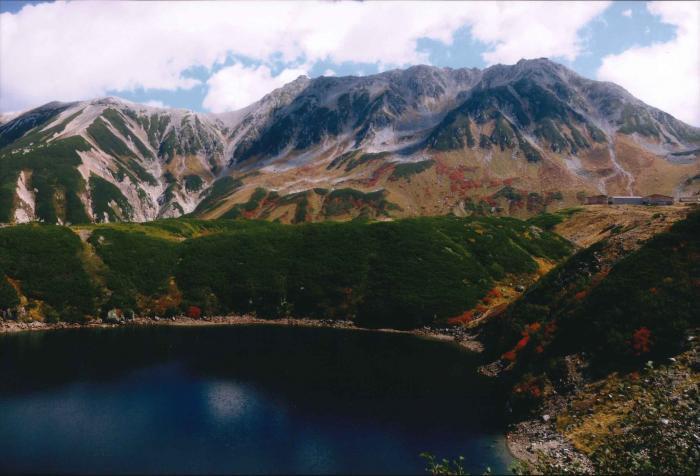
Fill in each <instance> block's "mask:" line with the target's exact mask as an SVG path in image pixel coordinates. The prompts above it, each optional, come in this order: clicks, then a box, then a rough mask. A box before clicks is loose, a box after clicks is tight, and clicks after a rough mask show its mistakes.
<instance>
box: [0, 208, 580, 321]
mask: <svg viewBox="0 0 700 476" xmlns="http://www.w3.org/2000/svg"><path fill="white" fill-rule="evenodd" d="M77 234H79V235H80V236H81V237H82V238H84V240H82V241H81V239H80V238H79V237H78V235H77ZM570 250H571V246H570V244H569V243H568V242H567V241H566V240H564V239H562V238H561V237H559V236H557V235H555V234H553V233H550V232H546V231H543V230H542V229H540V228H538V227H536V226H533V225H531V224H529V223H527V222H523V221H520V220H517V219H511V218H456V217H439V218H416V219H406V220H398V221H394V222H375V223H369V222H357V221H356V222H349V223H321V224H305V225H295V226H291V225H280V224H276V223H269V222H256V221H232V220H215V221H198V220H185V219H179V220H163V221H156V222H152V223H147V224H143V225H136V224H116V225H89V226H83V227H77V228H74V229H71V228H67V227H60V226H53V225H37V224H34V225H19V226H14V227H7V228H3V229H0V278H1V279H0V286H2V287H0V293H1V294H0V296H2V297H1V298H0V299H1V301H0V309H4V310H5V312H6V313H7V310H10V313H9V315H11V316H12V317H13V318H21V319H38V320H43V319H46V320H71V321H83V320H86V319H91V318H95V317H99V316H102V317H104V316H105V315H106V313H107V312H108V311H109V310H111V309H119V310H121V311H122V312H124V313H125V314H127V315H132V314H133V313H135V314H137V315H146V316H161V317H163V316H172V315H176V314H181V313H186V312H187V311H188V310H190V309H191V308H196V309H198V313H201V314H203V315H205V316H206V315H214V314H222V313H254V314H256V315H258V316H261V317H266V318H279V317H284V316H297V317H313V318H331V319H351V320H354V321H355V322H356V323H357V324H358V325H362V326H367V327H393V328H415V327H419V326H421V325H425V324H429V323H431V322H434V321H435V320H440V319H446V318H450V317H454V316H458V315H460V314H461V313H463V312H464V311H466V310H468V309H471V308H473V307H475V306H476V305H477V304H478V303H479V302H480V300H482V298H484V297H485V296H486V295H487V293H489V291H490V290H491V289H492V288H493V287H494V284H495V283H497V282H509V283H511V284H512V283H513V282H522V283H529V282H532V281H534V280H535V279H536V278H537V273H538V271H539V269H540V266H541V265H542V264H543V263H556V262H558V261H560V260H562V259H563V258H565V257H566V256H567V255H568V254H569V253H570Z"/></svg>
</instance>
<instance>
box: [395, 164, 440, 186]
mask: <svg viewBox="0 0 700 476" xmlns="http://www.w3.org/2000/svg"><path fill="white" fill-rule="evenodd" d="M433 165H435V161H434V160H433V159H428V160H421V161H420V162H407V163H403V164H396V167H394V170H393V172H391V175H389V180H399V179H407V180H409V181H410V180H411V177H412V176H414V175H418V174H420V173H423V172H425V171H426V170H428V169H430V168H431V167H432V166H433Z"/></svg>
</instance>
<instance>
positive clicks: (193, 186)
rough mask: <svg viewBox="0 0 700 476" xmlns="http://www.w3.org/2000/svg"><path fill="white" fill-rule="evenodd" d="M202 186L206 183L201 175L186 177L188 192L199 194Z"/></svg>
mask: <svg viewBox="0 0 700 476" xmlns="http://www.w3.org/2000/svg"><path fill="white" fill-rule="evenodd" d="M202 185H204V181H203V180H202V177H200V176H199V175H185V190H187V191H188V192H199V191H200V190H201V189H202Z"/></svg>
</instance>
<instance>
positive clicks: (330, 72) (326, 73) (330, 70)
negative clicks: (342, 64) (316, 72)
mask: <svg viewBox="0 0 700 476" xmlns="http://www.w3.org/2000/svg"><path fill="white" fill-rule="evenodd" d="M335 75H336V74H335V71H333V70H332V69H327V70H325V71H324V72H323V76H335Z"/></svg>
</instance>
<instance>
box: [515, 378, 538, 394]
mask: <svg viewBox="0 0 700 476" xmlns="http://www.w3.org/2000/svg"><path fill="white" fill-rule="evenodd" d="M513 392H514V393H516V394H524V395H528V396H530V397H532V398H540V397H541V396H542V389H541V388H540V384H539V383H538V382H537V381H536V380H529V381H527V382H523V383H520V384H518V385H516V386H515V387H514V388H513Z"/></svg>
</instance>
